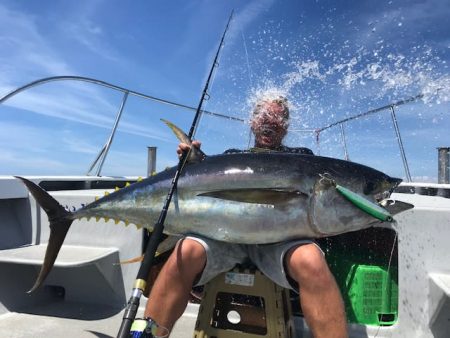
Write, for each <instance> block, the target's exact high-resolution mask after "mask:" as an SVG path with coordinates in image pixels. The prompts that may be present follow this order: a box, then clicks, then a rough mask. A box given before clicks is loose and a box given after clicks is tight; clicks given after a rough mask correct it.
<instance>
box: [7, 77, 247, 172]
mask: <svg viewBox="0 0 450 338" xmlns="http://www.w3.org/2000/svg"><path fill="white" fill-rule="evenodd" d="M55 81H82V82H88V83H92V84H94V85H98V86H102V87H106V88H109V89H112V90H115V91H119V92H122V93H123V98H122V102H121V104H120V107H119V110H118V112H117V114H116V119H115V121H114V124H113V127H112V130H111V133H110V135H109V137H108V139H107V140H106V143H105V145H104V146H103V147H102V149H101V150H100V152H99V153H98V155H97V157H96V158H95V160H94V162H93V163H92V164H91V166H90V167H89V170H88V171H87V173H86V175H90V174H91V172H92V171H93V170H94V168H95V167H96V166H97V170H96V172H95V175H96V176H100V175H101V171H102V168H103V164H104V163H105V160H106V156H107V155H108V152H109V149H110V147H111V144H112V141H113V139H114V136H115V134H116V130H117V126H118V125H119V122H120V118H121V116H122V112H123V110H124V107H125V105H126V102H127V98H128V96H129V95H132V96H136V97H139V98H142V99H145V100H150V101H155V102H159V103H161V104H167V105H171V106H175V107H179V108H184V109H187V110H191V111H194V112H195V111H196V110H197V108H195V107H191V106H187V105H185V104H181V103H177V102H173V101H169V100H165V99H161V98H158V97H155V96H151V95H147V94H143V93H140V92H137V91H134V90H131V89H128V88H124V87H119V86H116V85H113V84H111V83H108V82H105V81H101V80H97V79H92V78H88V77H83V76H71V75H67V76H66V75H63V76H51V77H46V78H43V79H39V80H36V81H33V82H30V83H28V84H26V85H24V86H22V87H19V88H17V89H15V90H13V91H11V92H9V93H8V94H6V95H4V96H3V97H1V98H0V104H2V103H3V102H5V101H7V100H9V99H10V98H12V97H13V96H15V95H17V94H19V93H21V92H23V91H25V90H28V89H30V88H33V87H36V86H39V85H42V84H45V83H49V82H55ZM202 113H203V114H207V115H211V116H214V117H219V118H225V119H228V120H235V121H240V122H244V120H243V119H240V118H237V117H233V116H228V115H225V114H220V113H214V112H211V111H208V110H202Z"/></svg>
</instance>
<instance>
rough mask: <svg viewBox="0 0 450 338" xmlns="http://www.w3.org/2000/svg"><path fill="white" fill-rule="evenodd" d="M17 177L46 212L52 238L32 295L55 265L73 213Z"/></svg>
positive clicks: (27, 181)
mask: <svg viewBox="0 0 450 338" xmlns="http://www.w3.org/2000/svg"><path fill="white" fill-rule="evenodd" d="M15 177H16V178H18V179H20V180H21V181H22V182H23V183H24V184H25V185H26V187H27V188H28V190H29V191H30V193H31V194H32V195H33V197H34V198H35V199H36V201H37V202H38V204H39V205H40V206H41V207H42V209H44V211H45V212H46V214H47V216H48V220H49V222H50V238H49V240H48V244H47V250H46V252H45V258H44V263H43V264H42V266H41V271H40V272H39V275H38V277H37V279H36V282H35V283H34V285H33V287H32V288H31V289H30V290H29V291H28V293H31V292H33V291H34V290H36V289H37V288H38V287H39V286H41V284H42V282H43V281H44V280H45V278H46V277H47V275H48V274H49V273H50V271H51V269H52V268H53V264H54V263H55V260H56V257H57V256H58V253H59V250H60V249H61V246H62V244H63V242H64V239H65V238H66V234H67V231H69V228H70V225H71V224H72V222H73V219H72V218H71V215H72V213H71V212H69V211H67V210H66V209H65V208H64V207H63V206H62V205H60V204H59V203H58V202H57V201H56V200H55V199H54V198H53V197H52V196H50V194H49V193H48V192H46V191H45V190H44V189H42V188H41V187H39V186H38V185H37V184H35V183H33V182H31V181H29V180H27V179H26V178H23V177H19V176H15Z"/></svg>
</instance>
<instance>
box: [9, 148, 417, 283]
mask: <svg viewBox="0 0 450 338" xmlns="http://www.w3.org/2000/svg"><path fill="white" fill-rule="evenodd" d="M175 170H176V168H172V169H169V170H166V171H163V172H161V173H159V174H157V175H155V176H151V177H148V178H147V179H145V180H142V181H140V182H137V183H135V184H132V185H130V186H128V187H125V188H123V189H121V190H119V191H116V192H114V193H111V194H109V195H107V196H105V197H103V198H101V199H99V200H97V201H95V202H93V203H90V204H88V205H86V206H84V207H83V208H80V209H78V210H76V211H74V212H69V211H66V210H65V209H64V208H63V207H62V206H61V205H60V204H59V203H58V202H57V201H56V200H55V199H53V197H51V196H50V195H49V194H48V193H47V192H46V191H44V190H43V189H41V188H40V187H39V186H37V185H36V184H34V183H33V182H31V181H29V180H27V179H25V178H21V177H18V178H19V179H21V180H22V181H23V182H24V183H25V185H26V186H27V187H28V189H29V190H30V192H31V194H32V195H33V196H34V197H35V199H36V200H37V201H38V203H39V204H40V205H41V207H42V208H43V209H44V210H45V212H46V213H47V215H48V218H49V221H50V228H51V231H50V239H49V243H48V247H47V252H46V255H45V259H44V264H43V266H42V268H41V271H40V274H39V277H38V279H37V281H36V283H35V285H34V286H33V288H32V290H34V289H36V288H37V287H38V286H39V285H40V284H41V283H42V281H43V280H44V279H45V277H46V276H47V274H48V273H49V272H50V270H51V268H52V266H53V263H54V261H55V259H56V256H57V255H58V252H59V249H60V248H61V245H62V243H63V241H64V238H65V236H66V234H67V231H68V230H69V227H70V225H71V224H72V222H73V220H75V219H80V218H83V217H87V218H98V217H103V218H106V219H115V220H121V221H123V222H125V223H134V224H138V225H142V226H144V227H145V228H148V229H149V230H150V231H151V230H152V227H153V224H154V223H156V221H157V220H158V216H159V214H160V212H161V207H162V205H163V203H164V200H165V198H166V195H167V192H168V190H169V187H170V185H171V182H172V178H173V176H174V173H175ZM400 182H401V180H400V179H396V178H391V177H389V176H387V175H385V174H383V173H382V172H380V171H377V170H375V169H372V168H369V167H367V166H364V165H360V164H357V163H353V162H349V161H343V160H338V159H333V158H327V157H321V156H313V155H302V154H287V153H276V152H261V153H235V154H224V155H216V156H208V157H205V158H204V159H203V160H202V161H197V162H195V163H188V164H187V165H186V166H185V168H184V170H183V172H182V175H181V177H180V179H179V181H178V188H177V190H176V193H175V195H174V197H173V200H172V203H171V205H170V208H169V211H168V215H167V218H166V221H165V228H164V232H165V233H166V234H169V235H180V234H187V233H190V234H199V235H202V236H206V237H209V238H213V239H216V240H219V241H225V242H232V243H249V244H261V243H272V242H279V241H284V240H289V239H293V238H302V237H309V238H316V237H324V236H331V235H336V234H340V233H344V232H349V231H354V230H359V229H363V228H367V227H370V226H373V225H375V224H377V223H378V224H379V223H380V221H379V220H378V219H376V218H374V217H373V216H372V215H370V214H369V213H367V212H366V211H363V210H362V208H360V207H357V206H355V204H354V203H352V202H350V201H349V200H348V199H347V198H346V197H344V196H343V195H342V194H341V193H340V192H339V191H338V190H337V189H336V186H343V187H345V188H347V189H349V190H350V191H352V192H353V193H354V194H355V195H356V196H358V197H359V198H362V199H364V201H367V203H369V204H370V203H371V202H373V203H374V204H373V205H375V203H376V202H377V200H378V199H379V198H380V197H383V198H386V197H388V196H389V194H390V192H391V191H392V190H393V189H394V188H395V187H396V186H397V185H398V184H399V183H400ZM409 207H411V206H410V205H407V206H405V207H404V208H403V207H402V205H401V204H399V203H397V204H396V210H394V213H395V212H399V211H402V210H404V209H406V208H409Z"/></svg>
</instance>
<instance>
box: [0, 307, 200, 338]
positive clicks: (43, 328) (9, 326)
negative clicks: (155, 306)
mask: <svg viewBox="0 0 450 338" xmlns="http://www.w3.org/2000/svg"><path fill="white" fill-rule="evenodd" d="M145 301H146V300H145V299H142V302H141V304H145ZM143 311H144V308H143V307H140V309H139V312H138V315H137V317H140V316H142V313H143ZM197 313H198V305H195V304H189V305H188V307H187V309H186V311H185V313H184V315H183V317H182V318H181V319H180V320H179V321H178V322H177V323H176V325H175V327H174V329H173V332H172V334H171V337H180V338H184V337H186V338H187V337H190V338H191V337H192V334H193V332H194V326H195V319H196V317H197ZM122 316H123V311H122V310H121V309H119V310H117V309H113V308H108V307H106V306H100V305H89V304H86V303H77V302H65V301H60V302H54V303H51V304H46V305H43V306H36V307H33V308H31V309H26V310H24V312H21V313H19V312H10V313H6V314H4V315H1V316H0V332H1V337H2V338H25V337H27V338H28V337H35V338H38V337H47V338H61V337H65V338H94V337H98V338H109V337H116V336H117V332H118V330H119V327H120V324H121V322H122ZM74 317H75V318H74Z"/></svg>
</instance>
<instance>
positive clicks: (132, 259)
mask: <svg viewBox="0 0 450 338" xmlns="http://www.w3.org/2000/svg"><path fill="white" fill-rule="evenodd" d="M143 260H144V255H140V256H137V257H134V258H130V259H126V260H124V261H120V262H119V263H115V265H122V264H131V263H139V262H142V261H143Z"/></svg>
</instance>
